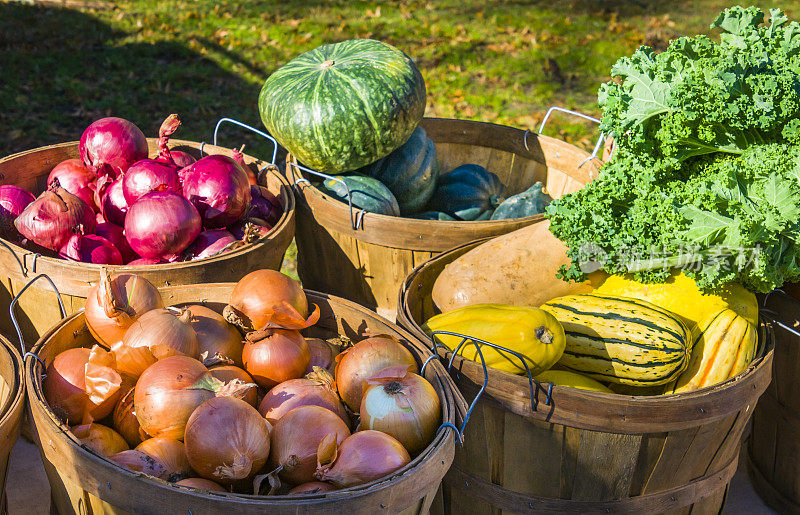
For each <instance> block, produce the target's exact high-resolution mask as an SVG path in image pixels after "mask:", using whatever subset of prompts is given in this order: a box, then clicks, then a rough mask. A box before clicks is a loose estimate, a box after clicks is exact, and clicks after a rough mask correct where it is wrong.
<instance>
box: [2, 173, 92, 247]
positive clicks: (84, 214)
mask: <svg viewBox="0 0 800 515" xmlns="http://www.w3.org/2000/svg"><path fill="white" fill-rule="evenodd" d="M96 225H97V222H95V216H94V211H93V210H92V208H91V207H89V204H87V203H86V202H84V201H83V200H81V199H80V198H78V197H76V196H75V195H73V194H72V193H70V192H68V191H67V190H65V189H64V188H62V187H61V186H59V185H58V180H57V179H56V180H53V182H52V183H51V184H50V186H48V189H47V191H45V192H44V193H42V194H41V195H39V198H37V199H36V200H34V201H33V202H31V203H30V204H28V206H27V207H26V208H25V210H24V211H23V212H22V213H21V214H20V215H19V216H18V217H17V219H16V220H14V226H15V227H16V228H17V230H18V231H19V233H20V234H21V235H22V236H24V237H25V238H27V239H29V240H30V241H32V242H34V243H36V244H37V245H41V246H42V247H44V248H47V249H50V250H54V251H56V252H58V251H59V250H60V249H61V247H63V246H64V244H65V243H67V240H69V238H70V236H72V235H73V234H74V233H75V232H76V231H77V230H78V229H80V228H82V229H83V230H84V231H85V232H86V233H87V234H90V233H93V232H94V228H95V226H96Z"/></svg>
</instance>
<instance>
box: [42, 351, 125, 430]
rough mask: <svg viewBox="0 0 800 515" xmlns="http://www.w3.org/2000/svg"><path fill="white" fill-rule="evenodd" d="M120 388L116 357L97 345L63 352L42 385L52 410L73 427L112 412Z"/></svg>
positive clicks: (49, 368) (55, 360) (54, 362)
mask: <svg viewBox="0 0 800 515" xmlns="http://www.w3.org/2000/svg"><path fill="white" fill-rule="evenodd" d="M121 385H122V377H121V376H120V375H119V374H118V373H117V371H116V370H114V359H113V356H111V355H110V354H109V353H108V352H106V351H105V350H103V349H102V348H100V347H99V346H98V345H95V346H94V347H92V349H91V350H90V349H85V348H74V349H67V350H65V351H63V352H61V353H60V354H58V355H57V356H56V358H55V359H54V360H53V362H52V363H50V365H49V366H48V367H47V373H46V376H45V378H44V381H43V382H42V387H43V388H44V397H45V399H46V400H47V403H48V404H49V405H50V408H52V409H53V411H55V412H56V414H58V415H59V416H61V417H63V418H65V419H66V420H67V421H68V422H69V423H70V424H87V423H89V422H92V421H93V420H100V419H101V418H103V417H105V416H106V415H108V414H109V413H111V410H113V409H114V406H115V405H116V403H117V399H118V398H119V396H120V386H121Z"/></svg>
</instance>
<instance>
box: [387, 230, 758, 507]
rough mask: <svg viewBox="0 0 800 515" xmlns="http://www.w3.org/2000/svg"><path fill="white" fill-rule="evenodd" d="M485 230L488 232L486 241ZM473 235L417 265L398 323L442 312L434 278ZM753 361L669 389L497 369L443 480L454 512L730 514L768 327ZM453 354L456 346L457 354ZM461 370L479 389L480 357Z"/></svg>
mask: <svg viewBox="0 0 800 515" xmlns="http://www.w3.org/2000/svg"><path fill="white" fill-rule="evenodd" d="M484 241H485V240H484ZM480 243H483V241H477V242H472V243H470V244H467V245H464V246H462V247H459V248H456V249H453V250H451V251H449V252H445V253H443V254H441V255H440V256H438V257H436V258H434V259H432V260H430V261H429V262H427V263H425V264H424V265H422V266H421V267H418V268H417V269H415V270H414V271H413V272H412V273H411V274H410V275H409V277H408V278H407V279H406V281H405V283H404V284H403V286H402V288H401V290H400V296H399V310H398V319H399V323H400V324H401V325H403V326H404V327H406V328H407V329H408V330H409V331H410V332H411V333H412V334H414V335H415V336H416V337H417V338H419V339H420V340H421V341H427V342H431V338H430V337H429V336H427V335H426V334H425V332H424V331H423V330H422V329H421V325H422V324H423V323H424V322H425V321H426V320H427V319H428V318H430V317H431V316H433V315H434V314H436V313H437V312H438V311H437V310H436V309H435V307H434V304H433V301H432V300H431V289H432V287H433V284H434V281H435V280H436V278H437V277H438V276H439V274H440V273H441V271H442V270H443V269H444V267H445V265H447V264H448V263H451V262H452V261H453V260H454V259H456V258H457V257H459V256H461V255H463V254H464V253H466V252H467V251H468V250H471V249H472V248H474V247H476V246H477V245H479V244H480ZM760 336H761V338H760V343H759V353H758V354H757V358H756V359H755V360H754V361H753V363H752V364H751V365H750V367H748V369H747V370H746V371H744V372H742V373H741V374H739V375H738V376H736V377H735V378H733V379H730V380H728V381H726V382H724V383H721V384H718V385H715V386H713V387H709V388H704V389H702V390H697V391H693V392H687V393H681V394H676V395H666V396H652V397H644V396H628V395H616V394H606V393H599V392H591V391H585V390H579V389H575V388H568V387H561V386H555V385H554V386H553V387H552V395H551V399H550V402H549V404H548V403H547V389H546V388H547V387H549V385H544V386H540V387H536V383H534V387H536V393H535V395H534V399H536V400H537V401H538V403H537V406H536V410H535V411H533V410H532V406H531V394H530V390H529V382H528V378H527V377H523V376H517V375H513V374H509V373H506V372H501V371H499V370H495V369H491V368H490V369H488V373H489V374H488V375H489V380H488V388H487V390H486V392H485V393H484V395H483V397H482V398H481V399H480V401H479V402H478V404H477V405H476V407H475V410H474V411H473V413H472V416H471V418H470V419H469V423H468V424H467V426H466V433H465V435H464V446H463V447H462V446H457V448H456V457H455V459H454V461H453V467H452V468H451V469H450V471H449V472H448V474H447V476H446V477H445V479H444V482H443V484H442V488H443V493H444V495H443V502H444V505H443V508H444V512H445V513H453V514H458V513H487V514H488V513H497V512H498V510H507V511H509V512H529V511H532V510H533V511H536V510H541V511H543V512H546V513H635V514H639V513H648V514H650V513H665V512H667V513H681V514H684V513H685V514H688V513H690V512H691V513H692V514H698V513H701V514H705V513H709V514H711V513H714V514H717V513H720V511H721V509H722V507H723V505H724V503H725V497H726V494H727V489H728V484H729V483H730V481H731V478H732V477H733V474H734V473H735V471H736V468H737V463H738V457H739V449H740V444H741V437H742V433H743V431H744V429H745V426H746V424H747V422H748V420H749V418H750V414H751V412H752V410H753V408H754V407H755V404H756V401H757V400H758V398H759V396H760V395H761V394H762V393H763V392H764V390H765V389H766V388H767V385H768V384H769V382H770V370H771V367H772V356H773V350H772V347H773V334H772V329H771V326H770V325H763V326H762V330H761V331H760ZM447 355H448V357H449V355H450V354H449V353H448V354H447ZM453 376H454V379H455V381H456V384H457V385H458V387H459V389H460V390H461V392H462V393H463V394H464V396H465V397H466V398H467V400H471V399H472V398H474V396H475V394H476V393H477V390H478V387H479V386H481V385H482V384H483V381H484V374H483V369H482V367H481V365H480V364H479V363H476V362H474V361H469V360H465V359H461V358H460V357H458V356H457V357H456V359H455V361H454V364H453Z"/></svg>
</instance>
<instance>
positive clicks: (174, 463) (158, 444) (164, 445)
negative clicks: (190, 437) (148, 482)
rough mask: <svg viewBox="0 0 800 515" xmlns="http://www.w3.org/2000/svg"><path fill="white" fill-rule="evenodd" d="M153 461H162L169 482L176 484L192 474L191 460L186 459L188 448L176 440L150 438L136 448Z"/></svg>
mask: <svg viewBox="0 0 800 515" xmlns="http://www.w3.org/2000/svg"><path fill="white" fill-rule="evenodd" d="M136 450H137V451H141V452H143V453H145V454H147V455H148V456H150V457H151V458H153V459H156V460H158V461H160V462H161V463H162V464H164V466H165V467H166V469H167V474H168V477H167V481H169V482H171V483H174V482H175V481H180V480H181V479H186V478H188V477H189V476H190V475H191V473H192V468H191V467H190V466H189V459H188V458H187V457H186V447H185V446H184V445H183V442H180V441H178V440H175V439H174V438H166V437H163V436H159V437H156V438H149V439H147V440H145V441H143V442H142V443H140V444H139V445H137V446H136Z"/></svg>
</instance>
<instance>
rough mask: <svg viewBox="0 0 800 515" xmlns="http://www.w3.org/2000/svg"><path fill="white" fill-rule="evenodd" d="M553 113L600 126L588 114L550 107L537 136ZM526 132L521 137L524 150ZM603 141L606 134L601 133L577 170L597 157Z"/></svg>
mask: <svg viewBox="0 0 800 515" xmlns="http://www.w3.org/2000/svg"><path fill="white" fill-rule="evenodd" d="M554 111H558V112H560V113H565V114H569V115H572V116H577V117H578V118H583V119H584V120H588V121H590V122H594V123H596V124H598V125H599V124H600V120H599V119H597V118H595V117H594V116H589V115H588V114H583V113H581V112H578V111H573V110H572V109H565V108H563V107H559V106H552V107H551V108H550V109H548V110H547V113H546V114H545V115H544V118H542V124H541V125H540V126H539V134H542V133H543V132H544V127H545V125H547V120H548V119H550V115H552V114H553V112H554ZM528 132H530V131H529V130H526V131H525V136H523V143H524V144H525V150H528ZM605 140H606V134H605V133H604V132H601V133H600V137H599V138H597V143H595V145H594V149H593V150H592V153H591V154H590V155H589V157H587V158H586V159H584V160H583V161H581V162H580V164H579V165H578V168H580V167H582V166H583V165H585V164H586V163H588V162H589V161H591V160H592V159H595V158H598V157H599V153H600V149H601V148H603V142H605ZM610 157H611V156H609V158H610Z"/></svg>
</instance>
